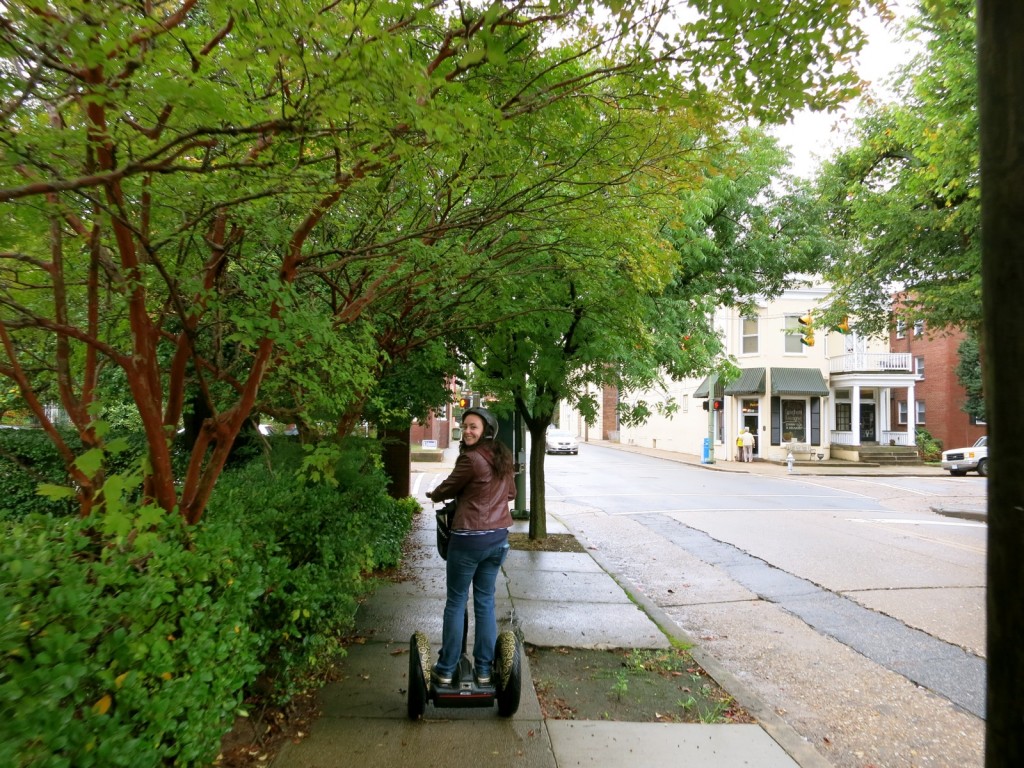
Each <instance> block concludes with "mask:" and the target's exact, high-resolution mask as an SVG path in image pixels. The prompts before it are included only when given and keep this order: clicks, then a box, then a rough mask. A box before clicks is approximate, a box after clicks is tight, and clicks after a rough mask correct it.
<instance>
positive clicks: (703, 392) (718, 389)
mask: <svg viewBox="0 0 1024 768" xmlns="http://www.w3.org/2000/svg"><path fill="white" fill-rule="evenodd" d="M710 378H711V377H710V376H705V377H704V381H702V382H701V383H700V384H699V385H698V386H697V389H696V390H695V391H694V393H693V396H694V397H707V396H708V379H710ZM722 390H723V387H722V379H721V377H719V378H718V379H716V380H715V397H722V394H723V393H722Z"/></svg>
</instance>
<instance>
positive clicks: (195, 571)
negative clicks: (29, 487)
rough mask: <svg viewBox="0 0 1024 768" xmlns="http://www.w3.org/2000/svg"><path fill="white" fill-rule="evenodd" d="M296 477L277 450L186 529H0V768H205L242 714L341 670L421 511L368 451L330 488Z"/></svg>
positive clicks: (365, 447) (294, 459) (165, 520)
mask: <svg viewBox="0 0 1024 768" xmlns="http://www.w3.org/2000/svg"><path fill="white" fill-rule="evenodd" d="M302 459H303V454H302V450H301V447H300V446H298V444H297V443H296V442H295V441H281V442H278V441H274V442H273V443H272V455H271V461H269V462H268V461H267V460H266V459H265V458H260V459H254V460H252V461H250V462H249V463H248V464H246V465H244V466H242V467H240V468H239V469H236V470H231V471H229V472H226V473H225V474H224V475H223V476H222V478H221V481H220V483H219V484H218V486H217V489H216V491H215V493H214V497H213V499H212V500H211V503H210V506H209V508H208V511H207V514H206V515H205V517H204V519H203V521H202V522H201V523H200V524H199V525H197V526H194V527H192V528H185V527H184V525H183V524H182V522H181V520H180V519H179V518H178V517H177V516H176V515H172V516H162V517H158V518H157V520H156V522H155V523H154V522H153V518H152V510H146V520H147V522H146V523H145V524H143V523H142V522H141V517H139V518H134V519H135V521H136V523H135V526H134V527H133V528H132V529H131V531H130V533H128V534H127V535H125V536H121V537H114V536H108V537H104V536H103V535H101V534H100V533H98V532H97V529H96V526H95V521H82V520H80V519H78V518H77V517H75V516H73V515H72V516H62V517H59V516H56V515H51V516H44V515H38V514H29V515H20V514H18V515H17V516H16V517H14V518H11V519H8V520H6V521H3V522H0V535H2V536H3V540H2V541H0V617H2V619H3V622H2V624H0V659H2V660H3V665H2V668H0V722H2V723H3V727H2V728H0V765H2V766H8V765H10V766H18V768H28V767H29V766H32V768H36V766H46V767H47V768H49V767H50V766H53V767H54V768H57V767H58V766H60V767H63V766H74V767H75V768H88V767H89V766H132V767H133V768H134V766H158V765H170V764H174V765H180V766H205V765H208V764H209V763H210V761H212V760H213V759H214V757H215V756H216V754H217V750H218V748H219V745H220V739H221V737H222V736H223V734H224V732H225V731H226V730H227V729H228V728H230V727H231V725H232V723H233V721H234V717H235V715H236V713H237V712H238V710H239V707H240V706H241V705H242V702H243V700H244V697H245V696H247V695H248V694H250V693H251V692H252V691H253V690H254V689H256V688H257V687H258V688H259V689H260V692H261V693H262V694H267V693H270V694H271V695H273V696H275V697H276V698H278V699H287V698H288V697H289V696H290V695H291V694H292V693H293V692H294V691H295V690H296V689H297V688H298V687H299V686H300V685H301V684H302V682H303V681H304V680H306V679H307V677H308V675H309V674H310V673H312V672H315V671H316V670H317V668H318V665H319V664H320V663H321V662H323V661H325V660H327V659H329V658H333V657H334V654H335V653H336V651H337V648H338V638H339V635H341V634H343V633H345V632H347V631H348V630H350V629H351V626H352V623H353V619H354V616H355V610H356V606H357V600H358V598H359V597H360V596H361V595H362V594H363V593H364V592H365V591H366V589H367V587H368V585H367V581H366V580H367V577H368V574H369V573H370V572H372V571H373V570H375V569H378V568H382V567H388V566H392V565H395V564H397V563H398V562H399V560H400V558H401V547H402V542H403V541H404V539H405V537H406V535H407V534H408V532H409V530H410V528H411V521H412V516H413V513H414V512H415V511H416V510H417V509H418V505H417V504H416V503H415V501H414V500H412V499H403V500H401V501H395V500H393V499H391V498H389V497H388V496H387V495H386V493H385V478H384V475H383V473H382V471H381V470H380V467H379V463H378V460H377V458H376V453H375V452H374V450H373V449H372V445H371V444H370V443H368V442H366V441H364V442H362V443H357V444H354V445H349V446H346V447H345V448H344V449H342V450H339V451H338V452H337V454H336V461H335V463H334V465H333V469H332V474H331V479H332V480H333V482H334V483H336V484H331V483H302V482H300V481H299V480H298V479H297V477H296V474H295V472H296V470H297V469H298V468H299V467H300V466H301V464H302ZM270 467H273V470H271V469H270ZM90 524H92V525H93V526H94V527H90ZM264 672H265V674H261V673H264Z"/></svg>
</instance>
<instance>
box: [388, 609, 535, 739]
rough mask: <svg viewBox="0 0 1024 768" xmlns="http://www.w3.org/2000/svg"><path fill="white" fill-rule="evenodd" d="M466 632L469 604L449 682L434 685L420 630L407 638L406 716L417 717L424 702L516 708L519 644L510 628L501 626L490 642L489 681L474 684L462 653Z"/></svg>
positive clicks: (501, 710)
mask: <svg viewBox="0 0 1024 768" xmlns="http://www.w3.org/2000/svg"><path fill="white" fill-rule="evenodd" d="M468 635H469V608H468V606H467V608H466V614H465V617H464V619H463V627H462V656H461V658H459V664H458V666H457V667H456V668H455V673H454V674H453V675H452V683H451V685H434V684H433V682H432V681H431V679H430V669H431V666H432V662H431V658H432V654H431V651H430V642H429V641H428V640H427V636H426V635H424V634H423V633H422V632H414V633H413V635H412V638H411V639H410V640H409V709H408V713H409V719H410V720H418V719H419V718H421V717H422V716H423V713H424V712H425V711H426V707H427V702H428V701H431V702H433V704H434V706H435V707H437V708H439V709H440V708H444V707H492V706H494V705H495V704H497V705H498V714H499V715H501V716H502V717H512V715H514V714H515V713H516V711H517V710H518V709H519V696H520V693H521V692H522V687H523V679H522V658H521V653H522V646H521V644H520V642H519V639H518V638H517V637H516V636H515V633H514V632H511V631H509V630H505V631H504V632H501V633H500V634H499V635H498V640H497V642H496V643H495V644H494V669H493V670H492V671H491V682H490V684H489V685H477V683H476V680H475V678H474V677H473V660H472V659H470V658H469V654H468V653H466V637H467V636H468Z"/></svg>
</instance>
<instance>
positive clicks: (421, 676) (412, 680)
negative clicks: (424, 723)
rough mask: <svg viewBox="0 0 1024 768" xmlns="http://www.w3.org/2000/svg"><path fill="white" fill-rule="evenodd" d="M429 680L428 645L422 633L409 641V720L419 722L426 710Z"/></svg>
mask: <svg viewBox="0 0 1024 768" xmlns="http://www.w3.org/2000/svg"><path fill="white" fill-rule="evenodd" d="M429 680H430V643H429V642H428V641H427V637H426V635H424V634H423V633H422V632H415V633H413V636H412V638H411V639H410V640H409V704H408V708H407V712H408V715H409V719H410V720H419V719H420V718H421V717H423V713H424V712H425V711H426V708H427V692H428V686H429V685H430V683H429Z"/></svg>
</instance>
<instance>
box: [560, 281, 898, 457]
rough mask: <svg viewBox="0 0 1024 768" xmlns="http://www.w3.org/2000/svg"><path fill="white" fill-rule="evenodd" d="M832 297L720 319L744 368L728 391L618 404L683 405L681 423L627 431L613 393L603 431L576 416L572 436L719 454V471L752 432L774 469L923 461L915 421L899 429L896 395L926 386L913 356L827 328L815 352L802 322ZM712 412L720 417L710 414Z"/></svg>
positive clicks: (700, 385) (671, 390) (800, 294)
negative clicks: (894, 416)
mask: <svg viewBox="0 0 1024 768" xmlns="http://www.w3.org/2000/svg"><path fill="white" fill-rule="evenodd" d="M827 294H828V287H827V286H824V285H812V286H808V287H803V288H794V289H791V290H788V291H786V292H785V293H784V294H783V295H782V296H781V297H780V298H778V299H776V300H773V301H771V302H764V303H762V304H761V305H759V308H758V312H757V314H756V316H751V317H742V316H740V314H739V313H738V311H736V310H730V309H723V310H721V311H720V312H719V313H718V314H717V315H716V317H715V318H714V322H715V327H716V329H717V330H718V332H719V333H720V334H721V335H722V338H723V339H724V341H725V349H726V354H728V355H729V356H730V357H731V358H732V359H733V360H734V361H735V362H736V364H737V365H738V366H739V368H740V375H739V377H738V378H736V379H735V380H733V381H730V382H729V383H727V384H725V385H723V384H722V383H721V382H720V381H715V382H714V384H713V386H710V381H709V380H710V378H711V377H703V378H700V379H690V380H684V381H678V382H673V381H665V382H664V383H663V386H662V387H661V388H658V389H655V390H650V391H646V392H626V393H622V394H621V395H619V396H618V397H619V398H620V399H622V400H625V401H627V402H630V403H635V402H637V401H639V400H644V401H646V403H647V404H648V407H652V410H655V411H656V410H657V409H656V406H657V405H659V404H662V405H667V404H669V403H670V402H674V404H675V405H676V406H677V410H676V412H675V413H674V414H673V415H672V416H667V415H665V414H662V413H658V412H655V413H654V415H653V416H652V417H651V418H650V419H649V420H648V421H647V423H645V424H643V425H642V426H638V427H626V426H621V427H620V426H619V425H618V423H617V420H616V419H615V416H614V406H615V394H614V393H611V394H610V395H609V393H606V395H605V398H604V409H603V410H604V412H603V413H602V420H601V421H600V422H599V424H601V425H603V426H602V427H592V428H590V430H589V431H587V430H585V427H584V425H581V424H579V421H578V416H576V414H571V415H570V414H568V413H566V410H564V409H563V414H564V415H565V416H566V418H565V421H566V422H567V423H565V424H563V426H566V427H568V428H570V429H573V431H576V432H577V433H578V434H579V435H580V436H581V437H582V438H584V439H586V438H587V436H588V435H589V437H590V438H591V439H593V438H595V437H600V438H603V439H608V440H613V441H614V440H617V441H619V442H622V443H626V444H633V445H639V446H646V447H650V448H659V449H663V450H669V451H678V452H680V453H688V454H694V455H698V456H704V455H707V454H708V453H710V449H711V448H712V447H713V458H714V460H719V461H721V460H729V461H732V460H735V459H736V457H737V449H736V439H737V437H738V435H739V434H740V433H741V432H742V431H743V429H744V427H749V428H750V431H751V432H752V433H753V434H754V435H755V437H756V445H755V448H754V457H755V458H760V459H766V460H771V461H785V460H786V459H787V457H788V455H789V454H790V453H793V454H794V457H795V458H796V459H797V460H811V461H816V460H824V459H830V458H832V459H845V460H850V461H859V460H863V459H865V458H869V457H870V458H877V459H878V460H886V459H891V460H896V459H899V458H903V459H908V458H909V459H914V458H916V450H915V449H914V446H915V432H916V430H915V425H914V419H913V411H912V410H911V412H910V415H909V418H908V420H907V423H906V424H900V425H893V424H890V418H891V417H890V414H891V413H892V408H891V407H890V399H891V397H892V391H893V390H894V389H896V388H907V390H908V396H909V399H910V400H911V401H912V400H913V390H914V382H915V381H917V376H916V375H915V374H914V373H913V372H912V370H911V356H910V355H909V354H898V353H897V354H894V353H890V352H889V351H888V340H887V339H874V340H872V339H864V338H860V337H858V336H857V335H856V334H853V333H845V334H844V333H840V332H838V331H836V330H831V329H824V328H813V337H814V344H813V346H808V345H806V344H805V343H804V341H805V339H806V337H807V331H808V328H807V327H806V326H804V325H801V323H800V318H804V317H807V316H808V315H809V314H810V313H812V312H813V311H814V310H815V309H816V308H817V307H819V306H820V305H821V303H822V302H823V301H824V300H825V298H826V296H827ZM709 390H711V391H709ZM705 404H710V406H711V407H710V408H708V409H707V410H705V408H704V406H705ZM716 406H717V408H716ZM894 427H895V428H894ZM598 433H600V434H598ZM705 440H707V441H708V442H707V443H705ZM708 458H709V459H710V458H711V457H710V456H709V457H708Z"/></svg>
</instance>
